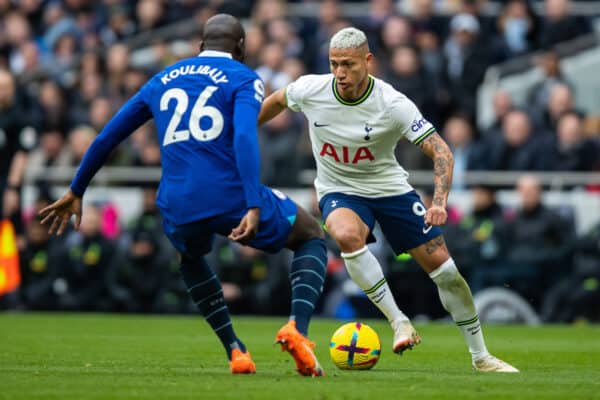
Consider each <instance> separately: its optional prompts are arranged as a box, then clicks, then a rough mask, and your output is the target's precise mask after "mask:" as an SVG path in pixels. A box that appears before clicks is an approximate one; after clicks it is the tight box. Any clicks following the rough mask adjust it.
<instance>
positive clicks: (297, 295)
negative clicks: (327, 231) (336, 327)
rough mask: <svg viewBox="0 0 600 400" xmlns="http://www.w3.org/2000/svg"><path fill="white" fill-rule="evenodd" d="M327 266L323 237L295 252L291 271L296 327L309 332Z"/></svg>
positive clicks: (305, 334) (304, 333)
mask: <svg viewBox="0 0 600 400" xmlns="http://www.w3.org/2000/svg"><path fill="white" fill-rule="evenodd" d="M326 268H327V248H326V247H325V241H324V240H323V239H312V240H309V241H307V242H306V243H304V244H302V246H300V247H299V248H298V249H297V250H296V251H295V252H294V259H293V261H292V268H291V271H290V283H291V286H292V310H291V315H290V319H294V320H296V329H298V331H299V332H300V333H302V334H303V335H304V336H307V334H308V323H309V321H310V317H311V316H312V313H313V311H314V309H315V305H316V303H317V301H318V300H319V296H320V295H321V292H322V291H323V283H324V282H325V271H326Z"/></svg>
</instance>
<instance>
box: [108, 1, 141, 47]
mask: <svg viewBox="0 0 600 400" xmlns="http://www.w3.org/2000/svg"><path fill="white" fill-rule="evenodd" d="M107 14H108V15H107V19H108V21H107V23H106V24H105V25H103V26H102V27H101V28H100V39H101V41H102V43H103V44H104V45H105V46H110V45H112V44H114V43H118V42H120V41H122V40H124V39H126V38H128V37H130V36H131V35H133V34H134V33H135V29H136V27H135V23H134V22H133V20H132V19H131V18H130V15H129V10H128V7H127V5H126V4H123V3H121V4H119V3H116V4H113V5H111V6H109V9H108V12H107Z"/></svg>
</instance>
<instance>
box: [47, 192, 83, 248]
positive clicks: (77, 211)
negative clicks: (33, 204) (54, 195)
mask: <svg viewBox="0 0 600 400" xmlns="http://www.w3.org/2000/svg"><path fill="white" fill-rule="evenodd" d="M39 215H40V216H41V217H42V218H43V219H42V224H50V223H51V225H50V229H48V233H50V234H53V233H54V232H56V234H57V235H59V236H60V235H62V233H63V232H64V231H65V228H66V227H67V225H68V224H69V220H70V219H71V216H72V215H75V229H76V230H79V225H80V224H81V197H79V196H77V195H75V193H73V192H72V191H71V190H70V189H69V191H68V192H67V193H65V195H64V196H63V197H61V198H60V199H58V200H56V201H55V202H54V203H52V204H50V205H49V206H48V207H45V208H43V209H42V210H41V211H40V212H39Z"/></svg>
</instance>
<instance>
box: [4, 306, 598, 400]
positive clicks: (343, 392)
mask: <svg viewBox="0 0 600 400" xmlns="http://www.w3.org/2000/svg"><path fill="white" fill-rule="evenodd" d="M284 322H285V319H284V318H241V317H235V318H234V324H235V326H236V328H237V331H238V334H239V335H240V336H241V337H242V339H243V340H244V341H245V342H246V344H247V346H248V347H249V349H250V351H251V353H252V356H253V358H254V361H255V362H256V364H257V370H258V371H257V374H256V375H249V376H232V375H230V374H229V370H228V364H227V362H226V359H225V353H224V351H223V350H222V348H221V346H220V344H219V342H218V340H217V338H216V337H215V336H214V335H213V333H212V332H211V331H210V329H209V328H208V325H207V324H206V323H205V322H204V321H203V320H202V319H201V318H200V317H192V316H189V317H187V316H186V317H156V316H148V317H145V316H119V315H95V314H87V315H84V314H67V315H64V314H3V315H0V399H7V400H8V399H10V400H16V399H27V400H33V399H61V400H69V399H156V400H158V399H161V400H162V399H199V400H203V399H238V400H244V399H278V400H284V399H303V400H311V399H319V400H324V399H358V400H366V399H378V400H384V399H394V400H395V399H398V400H401V399H600V327H598V326H585V325H581V326H545V327H519V326H485V329H484V332H485V333H486V337H487V343H488V347H489V348H490V350H491V351H492V352H493V353H494V354H496V355H498V356H499V357H501V358H504V359H505V360H507V361H509V362H511V363H513V364H514V365H515V366H517V367H518V368H520V369H521V371H522V372H521V373H520V374H489V373H488V374H482V373H474V372H473V371H472V370H471V369H470V363H469V361H470V360H469V357H468V354H467V351H466V348H465V345H464V344H463V341H462V338H461V336H460V333H459V331H458V330H457V328H456V327H455V326H452V325H443V324H427V325H418V326H417V328H418V329H419V331H420V334H421V336H422V337H423V343H422V344H421V345H419V346H418V347H417V348H416V349H415V350H413V351H409V352H407V353H406V354H405V355H404V356H402V357H399V356H396V355H394V354H393V353H392V352H391V330H390V329H389V327H388V326H387V324H386V323H384V321H379V320H378V321H366V322H367V323H368V324H370V325H371V326H372V327H373V328H374V329H375V330H376V331H377V332H378V333H379V335H380V337H381V340H382V344H383V348H382V356H381V359H380V361H379V363H378V364H377V366H376V367H375V368H374V369H373V370H371V371H340V370H337V369H336V368H335V366H334V365H333V364H332V363H331V361H330V360H329V354H328V343H329V337H330V335H331V333H332V332H333V331H334V330H335V328H337V327H338V326H339V325H340V324H341V322H340V321H333V320H320V319H316V320H314V321H313V324H312V326H311V332H310V333H311V338H312V339H313V340H315V341H316V343H317V354H318V357H319V358H320V360H321V362H322V364H323V366H324V368H325V370H326V373H327V376H326V377H324V378H321V379H318V378H304V377H300V376H298V375H297V374H296V372H295V371H294V369H293V361H292V359H291V358H290V357H289V356H288V355H287V354H286V353H281V352H280V351H279V349H278V347H275V346H273V344H272V341H273V339H274V336H275V333H276V331H277V329H278V328H279V326H280V325H282V324H283V323H284Z"/></svg>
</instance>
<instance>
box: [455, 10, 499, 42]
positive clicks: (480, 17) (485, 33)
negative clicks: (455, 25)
mask: <svg viewBox="0 0 600 400" xmlns="http://www.w3.org/2000/svg"><path fill="white" fill-rule="evenodd" d="M457 3H458V6H459V9H458V12H457V14H468V15H472V16H473V17H475V18H476V19H477V22H478V24H479V37H480V38H481V43H491V42H492V41H493V38H494V36H495V35H496V33H497V30H496V19H495V17H493V16H490V15H486V14H485V12H484V7H485V5H486V1H482V0H461V1H459V2H457ZM450 23H452V22H450ZM451 28H452V27H451Z"/></svg>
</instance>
